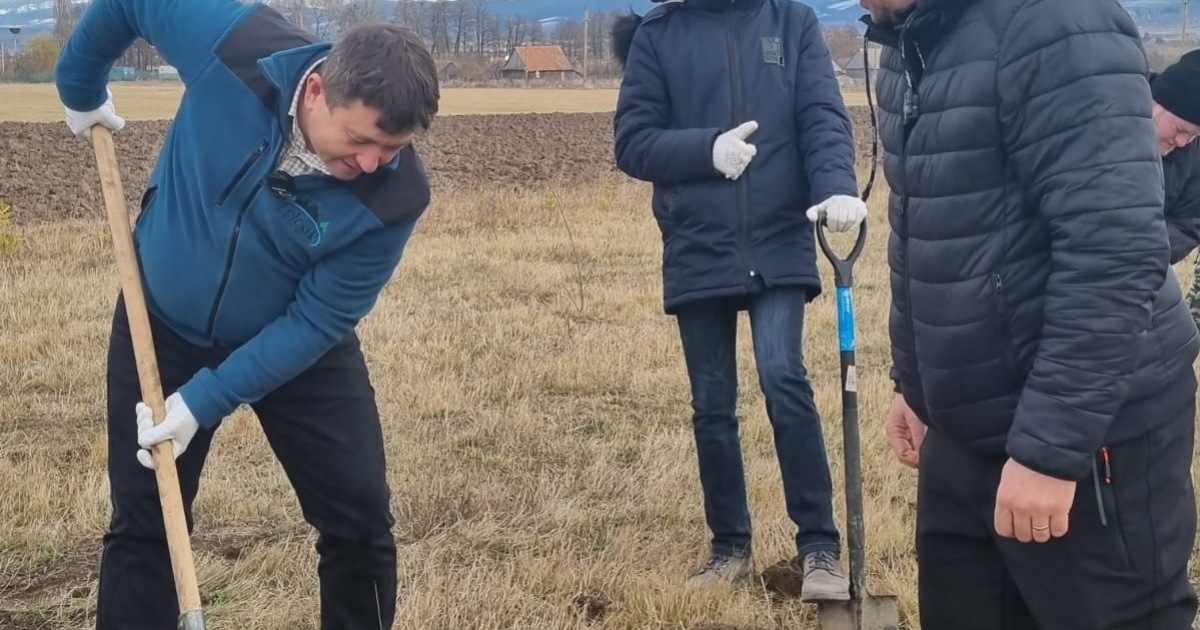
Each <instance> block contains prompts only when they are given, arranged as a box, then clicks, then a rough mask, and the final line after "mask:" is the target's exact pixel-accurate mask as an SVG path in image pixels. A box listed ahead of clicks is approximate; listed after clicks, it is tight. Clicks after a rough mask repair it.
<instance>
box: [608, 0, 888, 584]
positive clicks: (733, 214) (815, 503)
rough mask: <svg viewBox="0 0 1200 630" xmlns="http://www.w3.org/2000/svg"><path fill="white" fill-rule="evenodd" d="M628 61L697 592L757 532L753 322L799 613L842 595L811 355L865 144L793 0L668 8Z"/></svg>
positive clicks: (735, 567)
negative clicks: (699, 555) (690, 465)
mask: <svg viewBox="0 0 1200 630" xmlns="http://www.w3.org/2000/svg"><path fill="white" fill-rule="evenodd" d="M612 37H613V49H614V54H615V56H616V58H617V60H618V61H619V62H620V63H621V64H622V65H623V66H624V78H623V82H622V85H621V90H620V95H619V99H618V102H617V108H616V113H615V118H614V145H615V147H614V148H615V157H616V163H617V166H618V167H619V168H620V169H621V170H622V171H623V172H624V173H626V174H628V175H629V176H631V177H633V178H636V179H639V180H644V181H649V182H652V183H653V184H654V186H653V197H652V208H653V213H654V218H655V219H656V221H657V223H658V227H659V229H660V230H661V232H662V239H663V248H664V249H663V267H662V274H663V298H664V310H665V311H666V313H667V314H668V315H673V316H675V317H676V318H677V321H678V325H679V330H680V335H681V340H682V345H683V353H684V360H685V363H686V365H687V371H688V376H689V379H690V383H691V396H692V407H693V411H694V414H693V417H692V423H693V427H694V431H695V439H696V447H697V454H698V458H699V466H700V481H701V485H702V487H703V492H704V509H705V515H706V518H707V522H708V526H709V528H710V529H711V531H712V542H711V549H710V553H709V559H708V562H707V563H706V564H705V566H704V568H702V569H701V570H700V572H699V573H698V574H697V575H695V576H693V577H692V579H691V580H689V582H688V584H689V586H703V585H708V584H715V583H721V582H732V583H745V582H746V581H748V580H749V578H750V577H751V576H752V574H753V562H752V560H751V553H750V552H751V542H750V541H751V528H750V518H749V513H748V510H747V505H746V489H745V481H744V474H743V468H742V458H741V447H740V443H739V438H738V421H737V417H736V413H735V412H736V405H737V368H736V364H735V354H736V352H735V342H736V331H737V318H738V313H739V311H743V310H745V311H748V312H749V317H750V322H751V328H752V336H753V341H754V351H755V362H756V364H757V368H758V376H759V382H760V386H761V387H762V391H763V394H764V396H765V398H766V407H767V415H768V417H769V419H770V422H771V424H772V426H773V428H774V437H775V446H776V451H777V453H778V456H779V462H780V467H781V470H782V476H783V486H784V491H785V495H786V501H787V510H788V515H789V516H790V518H791V519H792V521H793V522H794V523H795V525H796V526H797V528H798V530H799V531H798V533H797V535H796V539H795V542H796V547H797V553H798V559H799V560H800V562H801V563H802V565H803V571H804V573H805V579H804V587H803V592H802V594H801V598H802V600H804V601H810V602H815V601H826V600H844V599H847V598H848V597H849V591H848V587H847V584H846V580H845V577H844V574H843V573H842V570H841V568H840V566H839V565H840V547H841V541H840V536H839V533H838V530H837V528H836V526H835V524H834V522H833V509H832V484H831V482H830V473H829V464H828V458H827V456H826V452H825V444H824V438H823V435H822V431H821V425H820V420H819V417H818V415H817V411H816V407H815V405H814V403H813V393H812V388H811V386H810V384H809V382H808V379H807V371H806V368H805V365H804V359H803V352H802V349H801V337H802V329H803V321H804V311H805V307H806V305H807V303H808V302H810V301H812V300H813V299H814V298H816V297H817V296H818V295H820V293H821V283H820V279H819V276H818V272H817V267H816V265H817V261H816V248H815V235H814V229H813V222H815V221H817V220H819V219H820V218H821V217H825V221H826V227H827V228H828V229H829V230H831V231H835V232H837V231H848V230H851V229H854V228H856V227H857V226H858V224H859V222H860V221H862V220H863V218H865V216H866V207H865V205H864V204H863V203H862V201H861V200H860V199H859V197H858V185H857V181H856V173H855V151H854V138H853V132H852V128H851V124H850V119H849V116H848V115H847V113H846V109H845V106H844V103H843V101H842V96H841V91H840V88H839V86H838V82H837V79H836V78H835V76H834V73H833V64H832V60H831V57H830V54H829V50H828V48H827V46H826V43H825V41H824V39H823V37H822V34H821V31H820V27H819V24H818V21H817V17H816V15H815V14H814V12H813V11H812V9H811V8H810V7H808V6H807V5H805V4H802V3H799V2H794V1H792V0H683V1H680V0H668V1H667V2H664V3H662V4H660V5H659V6H657V7H655V8H654V9H652V10H651V11H649V12H647V13H646V14H645V15H644V16H639V15H637V14H629V15H626V16H623V17H622V18H620V19H619V20H618V22H617V23H616V24H615V25H614V27H613V31H612Z"/></svg>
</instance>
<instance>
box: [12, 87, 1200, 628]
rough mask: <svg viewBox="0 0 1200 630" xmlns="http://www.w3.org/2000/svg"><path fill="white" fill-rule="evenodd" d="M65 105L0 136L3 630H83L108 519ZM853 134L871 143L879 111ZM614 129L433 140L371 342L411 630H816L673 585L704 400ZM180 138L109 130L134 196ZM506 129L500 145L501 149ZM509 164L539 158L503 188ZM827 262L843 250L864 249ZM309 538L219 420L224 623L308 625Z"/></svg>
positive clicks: (213, 602)
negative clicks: (691, 380)
mask: <svg viewBox="0 0 1200 630" xmlns="http://www.w3.org/2000/svg"><path fill="white" fill-rule="evenodd" d="M3 89H9V88H0V102H3V103H6V105H5V108H7V107H8V105H7V103H11V102H12V101H10V100H8V99H7V98H6V97H5V96H4V92H3ZM530 93H532V92H530ZM453 94H454V96H453V97H452V96H450V94H448V95H447V103H448V109H453V108H454V107H458V108H460V111H463V112H467V111H468V110H471V109H473V108H474V109H476V110H479V109H484V108H485V107H487V105H486V103H501V102H504V103H511V102H515V99H514V97H511V96H510V95H509V93H508V92H497V93H496V94H494V95H491V94H489V93H488V92H486V91H483V90H480V91H476V92H473V94H476V95H480V96H479V100H480V102H479V103H478V104H476V105H473V106H472V105H465V104H459V105H455V106H453V107H451V106H449V104H450V103H452V102H454V99H455V98H465V95H463V96H459V95H458V93H453ZM523 94H524V93H523ZM536 94H537V99H536V100H537V104H538V105H539V106H541V107H543V108H545V109H547V110H552V111H553V110H568V109H572V108H576V107H579V106H580V105H579V101H578V100H576V99H577V98H578V96H579V94H584V92H571V91H562V92H548V91H539V92H536ZM120 98H121V94H120V93H119V92H118V99H120ZM609 98H611V95H610V97H609ZM559 99H562V100H561V102H562V103H563V104H562V105H561V106H560V105H558V103H559V102H560V100H559ZM129 102H130V103H131V104H132V103H133V102H135V99H130V101H129ZM530 103H532V101H530ZM125 109H126V113H127V114H129V113H130V112H129V109H130V108H128V107H127V108H125ZM6 111H7V110H6ZM57 111H58V110H57V106H56V105H53V104H52V105H50V106H49V107H48V110H47V111H38V112H34V113H33V114H26V117H27V118H37V117H41V118H43V119H45V120H48V121H55V122H51V123H45V124H42V125H32V124H25V125H16V124H8V125H5V124H0V171H2V172H5V173H14V174H17V175H14V176H13V177H6V179H5V180H4V181H0V200H3V199H5V196H6V195H7V196H8V202H9V203H10V204H11V205H12V206H13V212H12V213H13V219H14V220H13V221H12V222H11V223H10V224H8V225H0V245H3V244H4V243H6V242H7V243H11V245H10V246H9V247H8V248H7V249H5V248H4V247H0V418H2V419H3V425H2V426H0V488H3V490H0V497H3V499H4V500H3V501H2V502H0V627H2V628H5V629H7V630H34V629H42V628H54V629H61V630H83V629H84V628H90V627H92V624H93V623H94V621H93V618H92V615H93V612H94V597H95V586H96V567H97V562H98V552H99V549H100V537H101V536H102V535H103V533H104V531H105V526H106V523H107V519H108V504H107V481H106V477H105V459H106V457H107V456H108V454H107V453H106V448H105V439H104V404H105V403H104V400H105V398H104V356H105V348H106V341H107V324H108V321H109V317H110V316H111V309H112V305H113V300H114V297H115V294H116V291H117V279H116V275H115V267H114V262H113V258H112V253H111V247H110V243H109V239H108V237H107V235H106V230H107V227H106V225H105V223H104V221H103V218H102V217H103V206H102V205H101V201H100V195H99V185H98V181H97V179H96V174H95V168H94V165H93V164H91V163H90V162H91V153H90V147H88V146H87V144H86V143H85V142H83V141H81V140H78V139H75V138H73V137H71V136H70V135H69V134H68V133H66V132H65V130H64V129H63V125H62V123H61V122H58V118H57V116H58V114H57V113H56V112H57ZM599 111H601V112H603V108H600V110H599ZM6 115H7V114H6ZM855 120H856V124H857V127H858V132H859V133H860V134H862V135H866V134H869V128H866V127H865V126H864V125H863V121H864V120H865V119H864V118H863V117H862V113H861V112H857V111H856V114H855ZM539 121H540V122H544V123H547V124H546V125H545V126H540V125H539ZM551 122H552V123H553V124H550V123H551ZM610 124H611V118H610V116H609V115H608V114H604V113H600V114H593V115H588V114H575V115H573V116H566V115H560V116H557V117H544V118H538V117H526V118H522V117H501V116H469V115H468V116H463V117H461V118H460V119H458V120H456V121H454V122H451V121H449V120H444V121H441V122H440V123H439V125H438V127H437V129H436V130H435V132H434V133H433V134H431V136H430V137H429V138H426V139H423V140H422V144H421V146H422V148H423V151H425V153H426V155H427V156H429V169H430V173H431V175H432V176H433V179H434V183H435V186H436V189H435V196H434V201H433V205H432V206H431V208H430V210H429V212H428V214H427V215H426V217H425V218H424V219H423V220H422V222H421V224H420V226H419V228H418V231H417V234H416V235H415V237H414V238H413V240H412V242H411V245H410V246H409V249H408V251H407V254H406V256H405V258H404V261H403V263H402V265H401V268H400V269H399V271H398V272H397V274H396V275H395V277H394V279H393V281H392V282H391V283H390V284H389V285H388V286H387V288H386V289H385V291H384V293H383V295H382V297H381V299H380V302H379V304H378V307H377V308H376V309H375V310H374V312H373V313H372V314H371V315H370V316H369V317H368V319H367V320H366V321H365V322H364V323H363V324H362V326H361V327H360V332H361V335H362V337H363V341H364V347H365V350H366V352H367V355H368V360H369V362H370V367H371V369H372V375H373V380H374V384H375V387H376V390H377V392H378V396H379V403H380V406H381V411H382V415H383V421H384V425H385V436H386V440H387V453H388V456H389V463H390V476H389V481H390V483H391V487H392V490H393V493H394V494H393V506H394V512H395V514H396V517H397V525H396V528H395V534H396V537H397V541H398V544H399V551H400V553H399V577H400V588H401V601H400V604H399V608H398V616H397V620H396V627H397V628H420V629H422V630H443V629H444V630H463V629H470V630H490V629H496V630H499V629H501V628H503V629H505V630H526V629H528V630H535V629H536V630H553V629H562V630H567V629H573V630H581V629H583V628H595V629H598V630H600V629H603V630H626V629H663V630H667V629H672V630H684V629H686V630H722V629H723V630H767V629H779V630H782V629H787V630H799V629H804V628H814V627H815V624H814V619H813V617H814V610H813V608H812V607H811V606H806V605H802V604H799V603H797V602H796V600H794V599H790V598H787V597H784V596H781V595H780V594H779V593H778V592H776V589H775V588H774V582H773V580H772V579H765V580H764V581H763V582H762V583H760V585H759V586H757V587H755V588H751V589H747V590H743V591H738V592H724V591H721V592H713V593H703V594H694V593H687V592H685V591H684V590H683V589H682V584H683V581H684V579H685V578H686V577H687V575H688V573H689V572H690V571H692V570H693V569H694V568H695V567H696V566H697V565H698V563H699V562H701V561H702V560H703V555H704V553H705V551H706V545H707V538H708V533H707V530H706V529H705V526H704V520H703V509H702V504H701V497H700V492H699V484H698V479H697V471H696V465H695V453H694V449H693V444H692V431H691V427H690V423H689V413H690V409H689V405H688V403H689V400H688V386H687V380H686V377H685V371H684V365H683V360H682V356H681V354H680V349H679V342H678V335H677V332H676V329H675V328H674V322H673V320H672V319H670V318H668V317H666V316H664V315H663V314H662V312H661V297H660V296H661V294H660V291H661V284H660V277H659V260H660V258H659V257H660V249H661V244H660V240H659V235H658V233H657V230H656V227H655V225H654V222H653V219H652V217H651V215H650V211H649V207H648V199H649V197H648V196H649V188H648V187H647V186H646V185H644V184H642V183H639V182H634V181H631V180H629V179H628V178H625V177H623V176H621V175H620V174H618V173H616V172H614V171H613V170H612V168H611V164H610V162H611V157H610V155H611V148H610V145H609V144H608V143H609V142H611V135H610V134H611V128H610V127H609V125H610ZM162 128H163V127H162V125H161V124H155V123H131V125H130V126H129V128H128V129H127V131H126V132H123V133H122V134H119V135H118V136H117V146H118V149H119V151H120V158H121V165H122V168H123V173H124V177H125V187H126V192H127V195H128V196H129V197H130V198H131V199H136V196H137V195H138V194H139V193H140V190H139V188H138V187H139V186H140V185H141V184H142V183H143V182H144V179H145V176H146V170H147V168H148V162H149V160H150V159H151V157H152V156H153V155H154V151H153V149H154V142H156V140H155V139H156V138H158V137H159V135H160V134H161V131H162ZM504 133H508V134H511V136H510V137H508V138H505V140H506V141H505V142H502V143H501V142H495V141H491V140H486V138H489V137H495V136H496V134H504ZM572 143H574V144H572ZM512 146H516V147H519V148H520V149H521V151H523V152H524V153H525V154H526V156H527V157H523V158H521V159H522V160H523V161H520V162H518V163H517V164H518V166H510V167H509V170H505V168H506V164H508V161H509V160H511V159H515V158H514V157H513V156H512V155H509V151H510V150H512V149H510V147H512ZM860 146H861V145H860ZM547 147H557V148H555V149H553V150H548V149H547ZM547 151H549V152H547ZM861 154H862V155H864V156H866V155H869V154H868V153H865V152H861ZM539 156H542V157H539ZM570 156H575V157H574V161H568V160H569V159H570ZM539 160H540V161H542V162H549V161H554V162H556V163H559V164H564V163H565V164H566V165H565V166H560V167H547V166H545V165H543V166H541V167H538V166H537V165H536V164H537V163H538V162H539ZM51 163H57V164H58V165H59V167H61V169H62V170H61V172H50V171H52V170H53V169H51V167H49V166H47V165H49V164H51ZM480 164H484V165H486V167H480V166H479V165H480ZM496 172H499V173H500V174H501V175H500V176H497V175H496ZM863 181H865V178H864V179H863V180H861V181H860V183H862V182H863ZM885 197H886V189H885V188H884V185H883V183H882V176H881V175H880V176H879V177H878V178H877V180H876V189H875V191H874V192H873V195H872V201H871V203H870V211H871V216H872V217H873V218H871V219H870V226H871V230H870V239H869V243H868V245H867V248H866V250H865V252H864V255H863V257H862V259H861V260H860V262H859V264H858V267H856V273H855V281H856V286H855V296H856V309H857V315H858V333H859V335H858V339H859V352H858V363H859V366H860V368H859V373H860V375H861V376H860V409H861V416H862V423H863V427H862V436H863V447H864V450H865V452H864V475H865V482H866V487H865V494H866V507H867V529H868V537H869V539H868V553H867V557H868V562H869V567H868V580H869V582H870V584H871V586H872V590H874V591H875V592H877V593H891V594H896V595H898V596H899V597H900V601H901V605H902V609H903V612H902V614H903V617H904V627H905V628H914V627H916V626H915V622H914V620H915V613H916V605H915V604H916V600H915V565H914V562H913V557H912V544H911V540H912V535H913V509H914V508H913V500H914V492H913V490H914V481H915V473H913V472H912V471H910V470H909V469H906V468H903V467H901V466H900V465H899V464H898V463H896V462H895V460H894V459H893V458H892V456H891V454H890V450H889V449H888V446H887V442H886V439H885V437H884V435H883V431H882V428H881V419H882V416H883V413H884V410H885V409H886V406H887V404H888V402H889V401H890V396H891V394H890V388H889V385H888V383H887V378H886V375H887V365H888V344H887V333H886V314H887V308H888V301H887V274H886V259H885V245H886V239H887V226H886V222H885V220H884V216H885V209H884V206H883V199H884V198H885ZM0 223H2V222H0ZM17 239H19V242H18V241H17ZM831 240H832V241H833V242H834V243H835V247H838V248H839V249H840V250H841V251H848V248H849V245H850V243H851V241H852V236H849V235H838V236H837V237H836V238H834V237H831ZM818 262H819V267H820V269H821V270H822V273H823V274H824V276H825V281H826V286H827V288H828V292H827V293H826V295H825V296H824V297H822V298H821V299H819V300H817V301H816V302H815V303H813V304H812V305H811V308H810V312H809V315H808V316H807V326H806V331H805V339H806V346H805V352H806V355H807V359H808V364H809V366H810V374H811V378H812V380H813V384H814V387H815V389H816V392H817V403H818V407H819V410H820V412H821V414H822V417H823V422H824V430H825V435H826V438H827V440H828V445H829V453H830V457H831V463H832V466H833V473H834V487H835V491H836V493H837V494H836V501H835V508H836V510H837V519H838V522H839V524H841V523H844V509H843V508H844V503H843V499H842V496H843V495H842V487H843V484H842V449H841V442H842V441H841V425H840V417H841V409H840V394H839V383H838V354H837V332H836V313H835V306H834V302H833V300H832V299H831V297H832V278H831V276H830V273H829V270H830V268H829V265H828V264H827V263H826V262H825V261H824V259H819V261H818ZM1181 267H1182V266H1181ZM1181 275H1186V277H1185V279H1184V281H1187V280H1190V273H1187V272H1186V271H1184V272H1182V274H1181ZM748 333H749V330H748V326H747V323H746V321H745V320H744V319H743V321H742V325H741V330H740V334H741V336H740V339H739V361H740V363H739V369H740V376H741V379H740V383H741V392H742V399H741V414H742V418H743V424H742V426H743V429H742V430H743V448H744V452H745V457H746V467H747V470H746V474H747V477H748V479H747V483H748V487H749V492H750V501H751V511H752V515H753V518H754V527H755V535H756V539H755V548H754V551H755V554H756V557H757V564H758V568H759V569H760V570H762V569H765V568H767V567H768V566H770V565H772V564H773V563H775V562H777V561H780V560H785V559H787V558H788V557H790V555H791V554H793V553H794V549H793V546H792V535H793V530H792V525H791V523H790V522H789V521H788V520H787V517H786V514H785V512H784V504H783V496H782V491H781V485H780V481H779V468H778V464H777V460H776V457H775V454H774V447H773V443H772V434H771V428H770V425H769V423H768V421H767V418H766V414H765V412H764V408H763V399H762V396H761V394H760V392H759V390H758V386H757V380H756V376H755V372H754V363H753V356H752V353H751V351H750V345H749V334H748ZM113 456H118V457H133V453H132V452H130V453H115V454H113ZM314 542H315V537H314V534H313V532H312V531H311V530H310V529H309V528H308V527H307V526H306V525H305V523H304V521H303V518H302V516H301V514H300V511H299V507H298V505H297V503H296V501H295V499H294V497H293V495H292V493H291V490H290V487H289V485H288V483H287V480H286V478H285V477H284V475H283V473H282V471H281V469H280V467H279V466H278V464H277V463H276V462H275V460H274V459H273V457H272V455H271V451H270V449H269V448H268V446H267V444H266V441H265V440H264V438H263V435H262V433H261V431H260V430H259V428H258V426H257V424H256V421H255V419H254V417H253V415H252V414H250V413H248V412H246V411H244V410H243V411H239V412H237V413H236V414H234V415H233V416H231V417H229V418H228V419H227V420H226V421H225V422H224V423H223V425H222V426H221V428H220V430H219V431H218V434H217V436H216V438H215V440H214V445H213V448H212V452H211V455H210V456H209V460H208V465H207V468H206V472H205V476H204V478H203V480H202V483H201V490H200V495H199V498H198V500H197V503H196V531H195V534H194V537H193V545H194V548H195V551H196V560H197V565H198V572H199V577H200V585H201V591H202V594H203V596H204V603H205V612H206V615H207V616H208V620H209V621H208V627H209V628H210V629H211V630H234V629H236V630H305V629H315V628H317V627H318V626H317V619H318V608H317V597H316V582H315V562H316V555H315V552H314V549H313V544H314ZM580 602H590V604H591V605H587V606H584V605H581V604H580Z"/></svg>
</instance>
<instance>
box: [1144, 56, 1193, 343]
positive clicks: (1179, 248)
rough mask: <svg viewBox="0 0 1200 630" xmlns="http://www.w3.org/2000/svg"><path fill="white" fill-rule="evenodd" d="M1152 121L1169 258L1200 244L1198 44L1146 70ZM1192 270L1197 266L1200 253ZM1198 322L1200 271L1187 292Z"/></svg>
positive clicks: (1178, 257) (1174, 260)
mask: <svg viewBox="0 0 1200 630" xmlns="http://www.w3.org/2000/svg"><path fill="white" fill-rule="evenodd" d="M1150 90H1151V91H1152V93H1153V96H1154V123H1155V125H1156V127H1157V130H1158V149H1159V151H1160V152H1161V153H1162V155H1163V158H1162V160H1163V187H1164V191H1165V193H1166V199H1165V201H1164V203H1163V212H1164V213H1165V214H1166V216H1167V230H1168V232H1169V234H1170V236H1171V264H1175V263H1177V262H1179V261H1181V260H1183V259H1184V258H1186V257H1187V256H1188V255H1189V254H1191V253H1192V251H1193V250H1195V249H1196V246H1197V245H1200V142H1197V141H1196V138H1197V137H1200V50H1193V51H1191V52H1188V53H1186V54H1184V55H1183V56H1182V57H1180V58H1179V60H1178V61H1176V62H1175V63H1173V64H1171V65H1170V66H1168V67H1167V68H1165V69H1164V70H1163V71H1162V72H1161V73H1151V74H1150ZM1195 270H1196V271H1197V272H1200V257H1197V260H1196V263H1195ZM1187 301H1188V304H1189V305H1190V307H1191V313H1192V319H1193V321H1195V322H1196V326H1197V327H1200V273H1197V274H1195V275H1194V279H1193V281H1192V285H1191V289H1190V290H1189V291H1188V295H1187Z"/></svg>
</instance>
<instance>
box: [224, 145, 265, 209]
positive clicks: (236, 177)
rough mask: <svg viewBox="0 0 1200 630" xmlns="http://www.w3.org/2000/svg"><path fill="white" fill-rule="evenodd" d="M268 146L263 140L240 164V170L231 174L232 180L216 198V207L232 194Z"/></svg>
mask: <svg viewBox="0 0 1200 630" xmlns="http://www.w3.org/2000/svg"><path fill="white" fill-rule="evenodd" d="M268 144H269V141H267V140H263V141H262V144H260V145H258V148H257V149H255V150H254V153H252V154H251V155H250V157H248V158H246V161H245V162H242V166H241V168H239V169H238V170H237V172H236V173H234V174H233V179H231V180H229V184H228V185H227V186H225V190H222V191H221V195H220V196H219V197H217V205H218V206H219V205H221V204H223V203H225V200H226V199H228V198H229V194H230V193H232V192H233V189H234V188H236V187H237V185H238V184H240V183H241V182H242V178H243V177H245V176H246V173H247V172H249V170H250V167H251V166H254V163H255V162H256V161H258V158H259V156H261V155H262V154H263V151H266V150H267V145H268Z"/></svg>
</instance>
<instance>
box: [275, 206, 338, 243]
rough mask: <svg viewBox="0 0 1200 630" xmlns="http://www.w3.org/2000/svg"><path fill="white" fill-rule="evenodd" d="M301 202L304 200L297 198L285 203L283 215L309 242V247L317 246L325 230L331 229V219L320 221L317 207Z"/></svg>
mask: <svg viewBox="0 0 1200 630" xmlns="http://www.w3.org/2000/svg"><path fill="white" fill-rule="evenodd" d="M300 203H302V202H300V201H299V200H296V199H293V200H292V201H291V202H289V203H285V204H284V205H283V216H284V217H285V218H287V220H288V224H289V225H291V226H292V227H293V228H295V229H296V232H297V233H298V234H299V235H300V237H301V238H303V239H304V240H305V242H307V243H308V246H309V247H316V246H317V245H318V244H320V242H321V237H322V236H323V235H324V234H325V231H326V230H328V229H329V221H318V220H317V210H316V208H311V209H309V208H306V207H302V206H301V205H300Z"/></svg>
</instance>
